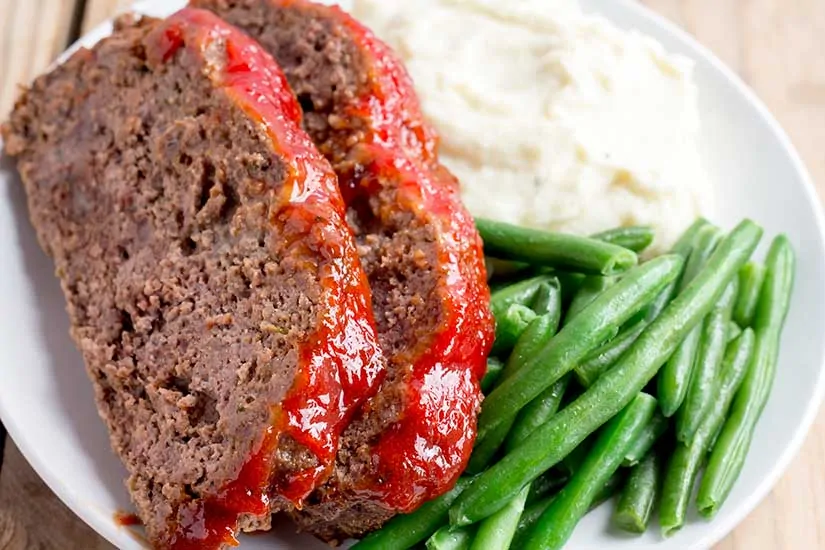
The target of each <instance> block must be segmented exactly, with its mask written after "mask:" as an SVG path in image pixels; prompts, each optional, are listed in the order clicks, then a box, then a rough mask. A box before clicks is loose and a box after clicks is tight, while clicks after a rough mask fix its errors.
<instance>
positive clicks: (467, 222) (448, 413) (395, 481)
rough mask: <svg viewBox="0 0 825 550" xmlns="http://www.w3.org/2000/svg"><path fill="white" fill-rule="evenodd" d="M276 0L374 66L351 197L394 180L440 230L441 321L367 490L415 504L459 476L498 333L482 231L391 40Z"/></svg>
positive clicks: (413, 371) (360, 112)
mask: <svg viewBox="0 0 825 550" xmlns="http://www.w3.org/2000/svg"><path fill="white" fill-rule="evenodd" d="M273 1H274V2H275V3H276V4H280V5H283V6H289V5H298V6H311V7H312V9H313V10H321V11H323V13H325V14H327V16H328V17H330V18H333V19H335V20H336V21H337V22H338V23H340V24H341V25H342V26H343V27H344V28H346V29H347V31H348V32H349V39H350V40H353V41H354V42H355V44H356V46H357V47H358V48H359V50H360V51H361V52H362V55H364V56H365V58H366V61H367V65H368V66H369V73H368V75H367V78H366V81H367V82H368V85H367V89H365V91H364V93H363V94H362V95H361V97H359V98H357V99H356V100H355V101H354V102H353V104H351V105H350V106H349V114H351V115H352V117H353V118H355V119H359V120H367V121H369V122H368V124H367V126H368V128H366V129H365V132H366V135H365V138H364V140H363V141H362V143H363V144H362V145H359V146H357V148H356V150H353V151H352V154H353V155H354V156H355V157H357V158H356V160H357V162H358V164H359V168H358V170H357V171H356V172H357V176H356V177H357V180H356V179H353V181H345V180H344V179H343V178H342V176H343V175H342V174H339V178H342V179H341V181H340V184H341V186H342V189H343V190H344V193H345V198H347V199H350V198H354V196H355V195H357V194H359V193H367V194H369V193H371V192H375V191H376V190H377V189H379V188H380V187H381V185H382V184H381V182H387V181H389V182H391V184H390V185H392V186H393V187H395V188H397V189H398V193H397V197H398V201H399V203H400V205H401V206H402V207H403V208H405V209H406V210H408V211H411V212H416V213H420V215H422V216H427V221H428V223H432V224H434V225H435V227H436V234H437V235H438V238H439V243H438V249H439V253H440V257H439V266H440V268H441V269H442V270H443V278H442V280H443V281H444V283H443V286H442V287H441V288H439V294H440V296H439V298H440V299H441V304H442V309H443V312H444V315H443V317H442V323H441V325H440V327H439V329H438V330H437V331H436V332H435V333H434V334H433V335H432V339H431V340H430V341H429V342H427V343H426V345H423V346H418V345H416V346H413V347H414V348H415V349H414V350H412V352H413V353H412V355H413V356H412V357H409V356H405V357H404V358H400V359H402V360H404V361H407V362H409V363H411V368H410V370H409V371H408V373H407V388H408V389H407V391H408V396H407V398H408V401H407V403H408V404H407V408H406V410H405V411H404V414H403V418H402V419H401V420H400V421H399V422H397V423H395V424H394V425H393V426H392V427H391V428H390V429H388V430H387V431H386V432H385V433H384V434H382V436H381V439H380V441H379V442H378V443H377V445H376V446H375V447H374V449H373V453H374V456H375V461H376V471H377V476H376V479H374V480H372V481H370V482H366V483H365V485H364V486H363V487H362V488H361V489H363V490H365V491H368V492H370V493H372V494H377V495H378V497H379V498H380V499H381V500H382V501H383V502H384V503H386V504H387V505H388V506H390V507H392V508H395V509H397V510H400V511H410V510H412V509H414V508H416V507H417V506H419V505H420V504H421V503H422V502H424V501H425V500H428V499H432V498H434V497H436V496H438V495H440V494H442V493H444V492H446V491H448V490H449V489H450V488H451V487H452V486H453V485H454V484H455V481H456V480H457V479H458V477H459V475H460V474H461V472H462V471H463V470H464V468H465V466H466V464H467V461H468V459H469V456H470V452H471V450H472V445H473V442H474V441H475V435H476V433H475V430H476V415H477V412H478V408H479V405H480V402H481V391H480V388H479V381H480V379H481V377H482V376H483V375H484V372H485V370H486V357H487V355H488V353H489V351H490V347H491V345H492V341H493V332H494V326H493V319H492V315H491V313H490V310H489V301H490V295H489V292H490V291H489V288H488V286H487V282H486V272H485V267H484V256H483V250H482V243H481V239H480V237H479V235H478V233H477V232H476V229H475V225H474V223H473V219H472V217H471V216H470V215H469V213H468V212H467V210H466V209H465V208H464V206H463V204H462V203H461V199H460V197H459V188H458V182H457V180H456V179H455V177H454V176H453V175H452V174H450V172H449V171H448V170H446V169H445V168H443V167H442V166H441V165H440V164H439V163H438V156H437V151H438V138H437V135H436V133H435V132H434V130H433V129H432V128H431V127H430V126H429V125H428V124H427V123H426V122H425V121H424V118H423V116H422V113H421V108H420V105H419V103H418V99H417V97H416V95H415V91H414V89H413V84H412V81H411V79H410V77H409V75H408V74H407V72H406V70H405V68H404V67H403V65H402V64H401V63H400V61H399V60H398V59H397V58H396V57H395V55H394V54H393V53H392V51H391V50H390V49H389V47H387V46H386V45H385V44H384V43H382V42H381V41H380V40H378V39H377V38H376V37H375V36H374V35H373V34H372V32H371V31H369V30H368V29H366V28H365V27H364V26H362V25H361V24H360V23H358V22H357V21H356V20H355V19H353V18H352V17H350V16H349V15H348V14H346V13H345V12H343V11H342V10H340V9H339V8H337V7H333V8H327V7H322V6H318V5H316V4H312V3H310V2H307V1H305V0H273Z"/></svg>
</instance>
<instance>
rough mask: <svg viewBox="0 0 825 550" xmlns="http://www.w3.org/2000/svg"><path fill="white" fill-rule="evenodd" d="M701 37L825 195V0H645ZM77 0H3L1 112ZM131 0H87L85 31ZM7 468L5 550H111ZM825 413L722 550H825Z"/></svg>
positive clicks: (57, 44)
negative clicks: (767, 114) (785, 137)
mask: <svg viewBox="0 0 825 550" xmlns="http://www.w3.org/2000/svg"><path fill="white" fill-rule="evenodd" d="M642 1H643V2H644V3H645V4H647V5H648V6H650V7H651V8H653V9H654V10H655V11H657V12H659V13H661V14H662V15H664V16H665V17H667V18H669V19H671V20H673V21H675V22H676V23H677V24H679V25H681V26H683V27H684V28H686V29H687V30H688V31H689V32H691V33H692V34H694V35H695V36H696V37H697V38H698V39H699V41H700V42H702V43H703V44H705V45H706V46H708V47H709V48H710V49H711V50H713V51H714V52H715V53H716V54H717V55H718V56H719V57H720V58H722V60H723V61H725V62H726V63H727V64H728V65H730V66H731V67H732V68H733V69H734V70H736V71H737V72H739V74H740V75H742V77H743V78H744V79H745V80H746V81H747V82H748V83H750V84H751V85H752V86H753V87H754V89H755V90H756V92H757V94H758V95H759V96H760V97H762V99H763V100H765V102H766V103H767V104H768V106H769V108H770V109H771V111H773V113H774V114H775V115H776V116H777V118H778V119H779V121H780V122H781V123H782V125H783V126H784V127H785V129H786V130H787V131H788V133H789V134H790V136H791V139H792V140H793V141H794V143H795V144H796V146H797V147H798V148H799V150H800V152H801V154H802V156H803V158H804V159H805V161H806V162H807V164H808V167H809V168H810V169H811V172H812V174H813V176H814V178H815V180H816V181H817V182H818V185H819V192H820V196H822V197H825V155H822V154H821V144H822V143H825V57H823V56H822V51H823V46H822V39H821V37H822V36H825V4H823V3H822V2H821V0H728V1H725V2H719V1H718V0H642ZM73 5H74V2H62V1H60V0H39V2H34V1H32V2H20V1H19V0H0V13H3V14H4V18H3V20H2V22H0V30H1V31H2V33H3V41H2V43H0V74H2V75H4V80H3V84H2V88H0V113H4V112H5V111H6V110H8V108H9V107H10V105H11V101H12V100H11V97H13V96H14V95H15V91H14V83H16V82H25V81H27V80H29V79H30V78H31V76H33V75H34V74H36V73H37V72H38V71H40V70H41V69H42V68H43V67H44V66H46V65H47V64H48V63H49V62H50V61H51V59H52V58H53V57H54V56H55V55H56V54H57V53H58V52H59V51H60V50H61V49H62V47H63V44H64V43H65V42H66V38H67V37H68V33H69V28H70V26H71V25H70V23H69V21H70V20H71V12H72V6H73ZM127 5H128V1H125V0H87V2H86V8H87V9H86V11H85V14H84V17H83V19H82V21H83V24H82V28H83V29H84V32H86V31H87V30H88V29H90V28H92V27H94V26H95V25H97V24H98V23H99V22H101V21H103V20H104V19H106V18H108V17H110V16H111V15H112V14H113V13H115V12H117V11H122V10H123V9H125V7H126V6H127ZM5 457H6V458H5V463H4V465H3V466H2V470H0V550H18V549H23V548H45V549H50V548H84V549H85V548H88V549H90V550H95V549H98V548H107V549H108V548H111V547H110V546H109V545H108V544H107V543H105V542H104V541H103V540H102V539H100V538H99V537H97V536H96V535H95V534H94V533H93V532H92V531H91V530H90V529H89V528H88V527H86V526H84V525H83V523H82V522H81V521H80V520H79V519H77V518H76V517H75V516H74V515H73V514H72V513H71V512H70V511H68V510H67V509H66V508H65V507H64V506H63V505H62V504H61V503H60V502H59V501H58V500H57V498H56V497H54V496H53V495H52V494H51V492H50V491H49V490H48V489H47V488H46V486H45V485H44V484H43V483H42V482H41V481H40V480H39V479H38V478H37V476H36V474H34V472H33V471H32V470H31V468H30V467H29V466H28V465H27V464H26V463H25V460H24V459H23V458H22V456H21V455H20V453H19V451H17V449H16V448H15V447H14V445H13V444H11V443H9V444H8V445H7V448H6V452H5ZM823 471H825V412H823V414H821V415H820V417H819V418H818V420H817V422H816V424H815V426H814V428H813V429H812V431H811V434H810V435H809V437H808V440H807V442H806V444H805V446H804V448H803V450H802V453H801V454H800V456H799V457H798V458H797V459H796V460H795V461H794V462H793V464H792V465H791V467H790V469H789V471H788V473H787V474H786V475H785V476H784V477H783V479H782V480H781V481H780V482H779V484H778V485H777V487H776V488H775V490H774V491H773V492H772V493H771V495H770V496H769V497H768V498H767V499H766V500H765V501H764V502H763V503H762V504H761V505H760V506H759V507H758V508H757V509H756V510H755V511H754V512H753V514H751V515H750V516H749V517H748V518H747V519H746V520H745V521H744V522H743V523H742V524H741V525H740V526H739V527H738V528H737V529H736V530H735V531H734V532H733V533H732V534H731V535H730V536H729V537H728V538H727V539H726V540H725V541H723V542H722V543H720V544H719V545H718V547H717V550H746V549H747V550H751V549H760V548H765V549H768V548H806V549H807V548H825V532H824V531H825V476H823V475H822V472H823Z"/></svg>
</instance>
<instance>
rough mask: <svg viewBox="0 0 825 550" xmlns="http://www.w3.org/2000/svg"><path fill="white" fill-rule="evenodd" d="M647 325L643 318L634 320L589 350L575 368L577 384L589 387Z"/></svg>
mask: <svg viewBox="0 0 825 550" xmlns="http://www.w3.org/2000/svg"><path fill="white" fill-rule="evenodd" d="M646 326H647V322H646V321H644V320H640V321H636V322H635V323H633V324H631V325H630V326H628V327H627V328H624V329H622V331H621V332H619V334H618V335H616V337H615V338H613V339H612V340H609V341H607V342H605V343H604V344H602V345H601V346H599V347H598V348H596V349H595V350H593V351H592V352H590V353H589V354H588V355H587V357H585V358H584V361H582V362H581V363H580V364H579V365H578V366H577V367H576V368H575V373H576V379H577V380H578V381H579V384H581V385H582V386H584V387H585V388H589V387H590V385H591V384H593V382H595V381H596V379H597V378H598V377H599V376H601V375H602V373H604V372H605V371H606V370H607V369H609V368H610V367H612V366H613V365H614V364H615V363H616V361H618V360H619V357H621V356H622V354H623V353H624V352H626V351H627V349H628V348H629V347H630V346H631V345H633V342H635V341H636V339H637V338H638V337H639V335H640V334H641V333H642V331H643V330H644V329H645V327H646Z"/></svg>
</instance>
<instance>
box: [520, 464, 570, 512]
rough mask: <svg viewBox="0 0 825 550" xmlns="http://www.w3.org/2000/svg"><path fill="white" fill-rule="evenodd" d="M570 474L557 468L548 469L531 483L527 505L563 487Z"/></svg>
mask: <svg viewBox="0 0 825 550" xmlns="http://www.w3.org/2000/svg"><path fill="white" fill-rule="evenodd" d="M569 479H570V476H569V475H567V474H566V473H563V472H560V471H558V470H556V469H555V468H552V469H550V470H547V471H546V472H544V473H543V474H541V475H540V476H539V477H537V478H536V479H534V480H533V482H532V483H531V484H530V492H529V493H528V494H527V505H528V506H529V505H530V504H533V503H534V502H537V501H539V500H541V499H543V498H544V497H546V496H548V495H549V494H551V493H554V492H555V491H556V490H557V489H561V488H562V487H563V486H564V484H565V483H567V482H568V480H569Z"/></svg>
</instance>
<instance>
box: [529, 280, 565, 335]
mask: <svg viewBox="0 0 825 550" xmlns="http://www.w3.org/2000/svg"><path fill="white" fill-rule="evenodd" d="M530 307H531V308H532V309H533V311H535V312H536V315H545V316H548V318H549V320H550V321H551V323H550V326H551V327H552V328H553V333H554V334H555V332H556V331H557V330H558V329H559V323H560V322H561V312H562V305H561V285H560V284H559V280H558V279H557V278H556V277H553V278H552V279H550V280H549V281H547V282H546V283H542V284H540V285H539V288H538V290H536V296H535V297H534V298H533V302H532V303H531V304H530Z"/></svg>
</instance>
